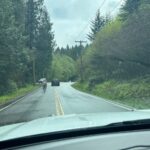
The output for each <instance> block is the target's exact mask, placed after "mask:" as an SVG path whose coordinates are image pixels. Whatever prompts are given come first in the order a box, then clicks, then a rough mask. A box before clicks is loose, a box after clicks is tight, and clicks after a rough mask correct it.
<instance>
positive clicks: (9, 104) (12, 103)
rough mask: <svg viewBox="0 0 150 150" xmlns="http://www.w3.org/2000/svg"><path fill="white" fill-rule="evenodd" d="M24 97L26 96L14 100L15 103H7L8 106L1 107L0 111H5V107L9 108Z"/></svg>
mask: <svg viewBox="0 0 150 150" xmlns="http://www.w3.org/2000/svg"><path fill="white" fill-rule="evenodd" d="M23 98H24V97H22V98H20V99H18V100H16V101H15V102H13V103H11V104H9V105H7V106H6V107H4V108H2V109H0V112H1V111H4V110H5V109H7V108H9V107H11V106H12V105H15V104H16V103H18V102H19V101H21V100H22V99H23Z"/></svg>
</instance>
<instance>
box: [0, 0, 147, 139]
mask: <svg viewBox="0 0 150 150" xmlns="http://www.w3.org/2000/svg"><path fill="white" fill-rule="evenodd" d="M149 110H150V1H149V0H82V1H81V0H80V1H79V0H69V1H66V0H19V1H18V0H0V136H1V135H3V136H4V135H5V132H4V131H6V129H8V128H4V127H9V129H10V128H11V127H12V128H13V129H14V128H19V127H21V125H23V124H24V125H29V126H26V127H24V128H23V129H21V128H20V133H21V131H24V132H26V131H30V134H38V129H39V130H40V129H41V127H40V126H42V125H46V123H48V122H49V128H50V129H49V130H46V131H47V132H51V131H56V130H63V129H71V128H76V127H78V128H80V127H86V126H89V125H90V126H92V125H97V126H101V125H107V124H110V123H115V122H122V121H128V120H130V121H131V120H138V119H150V117H148V115H147V116H146V113H145V112H148V111H149ZM139 112H141V113H139ZM143 112H144V113H143ZM69 118H70V119H69ZM71 118H72V119H71ZM73 118H74V119H73ZM98 118H101V119H98ZM37 119H38V120H37ZM40 119H41V120H40ZM47 119H48V121H46V120H47ZM73 120H74V121H73ZM83 122H84V123H83ZM32 123H33V124H32ZM73 123H74V125H73ZM87 123H88V124H87ZM83 124H84V125H83ZM8 125H9V126H8ZM59 125H62V126H61V128H60V126H59ZM31 126H32V128H31ZM37 127H38V129H37V130H36V131H34V133H32V129H34V128H37ZM4 129H5V130H4ZM43 129H44V128H42V130H43ZM9 132H10V130H9ZM7 133H8V130H7ZM20 136H21V135H20Z"/></svg>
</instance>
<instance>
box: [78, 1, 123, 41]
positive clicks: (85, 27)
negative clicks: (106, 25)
mask: <svg viewBox="0 0 150 150" xmlns="http://www.w3.org/2000/svg"><path fill="white" fill-rule="evenodd" d="M105 2H106V0H104V1H103V2H102V3H101V5H100V7H99V8H98V9H99V10H100V9H101V8H102V7H103V5H104V4H105ZM122 2H123V0H120V1H119V3H118V5H117V6H116V7H114V9H112V11H111V12H110V15H111V14H112V13H113V12H114V11H115V10H116V9H117V8H118V6H119V5H120V4H121V3H122ZM89 24H90V22H88V23H87V24H86V25H85V26H84V28H83V30H81V32H80V33H79V35H78V36H77V37H76V39H77V38H80V37H81V35H82V33H83V32H84V31H85V30H86V29H87V27H88V26H89Z"/></svg>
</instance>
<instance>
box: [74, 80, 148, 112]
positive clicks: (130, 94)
mask: <svg viewBox="0 0 150 150" xmlns="http://www.w3.org/2000/svg"><path fill="white" fill-rule="evenodd" d="M73 87H74V88H76V89H78V90H81V91H83V92H88V93H90V94H94V95H97V96H100V97H103V98H106V99H109V100H112V101H116V102H119V103H122V104H125V105H128V106H131V107H134V108H137V109H150V80H149V79H135V80H131V81H124V82H123V81H122V82H119V81H114V80H112V81H106V82H104V83H102V84H97V85H95V87H93V88H91V89H90V88H89V86H88V84H87V83H82V84H81V83H75V84H74V85H73Z"/></svg>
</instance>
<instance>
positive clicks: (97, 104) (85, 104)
mask: <svg viewBox="0 0 150 150" xmlns="http://www.w3.org/2000/svg"><path fill="white" fill-rule="evenodd" d="M121 111H129V109H126V108H125V107H123V106H120V105H117V104H114V103H112V102H109V101H106V100H104V99H102V98H98V97H96V96H92V95H90V94H86V93H83V92H80V91H77V90H75V89H74V88H72V87H71V83H61V84H60V86H59V87H51V84H50V83H49V84H48V87H47V90H46V93H44V92H43V90H42V89H39V90H37V91H35V92H33V93H32V94H29V95H27V96H25V97H24V98H21V99H19V100H18V101H17V102H15V103H13V104H10V105H8V106H7V107H5V108H3V109H1V110H0V126H2V125H6V124H13V123H19V122H26V121H31V120H34V119H37V118H42V117H48V116H54V115H67V114H85V113H97V112H121Z"/></svg>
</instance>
